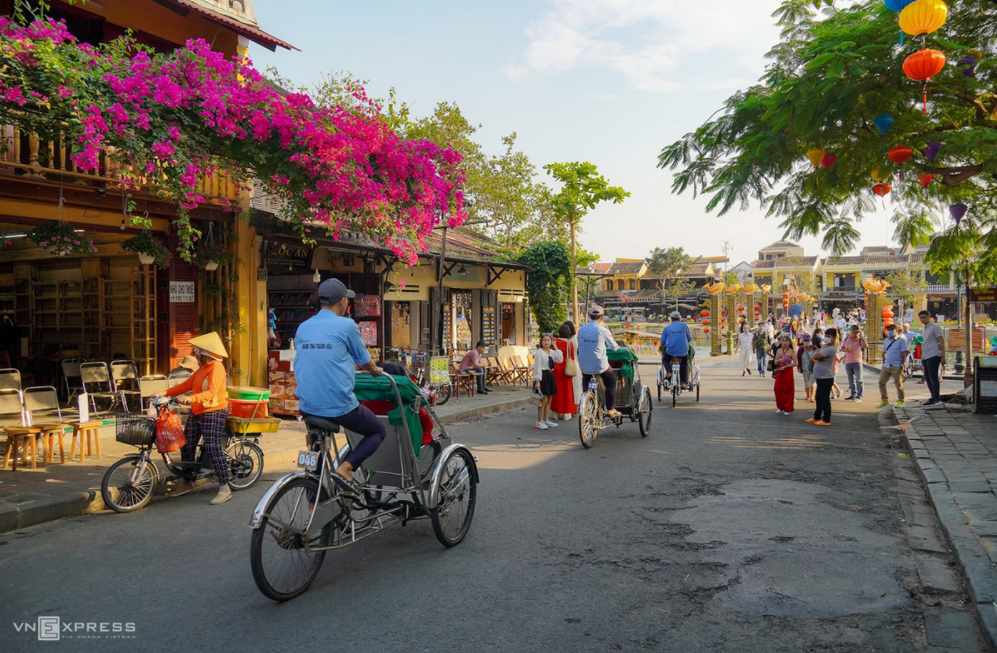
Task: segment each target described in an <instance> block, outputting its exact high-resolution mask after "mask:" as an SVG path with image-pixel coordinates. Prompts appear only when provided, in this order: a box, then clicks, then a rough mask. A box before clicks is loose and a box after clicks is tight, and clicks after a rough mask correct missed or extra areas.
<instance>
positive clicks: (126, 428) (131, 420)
mask: <svg viewBox="0 0 997 653" xmlns="http://www.w3.org/2000/svg"><path fill="white" fill-rule="evenodd" d="M115 421H116V423H115V425H114V439H115V440H117V441H118V442H122V443H124V444H130V445H132V446H135V447H145V446H149V445H150V444H152V443H153V442H154V441H155V440H156V421H155V420H152V419H149V418H148V417H146V416H145V415H144V414H143V415H118V416H117V419H116V420H115Z"/></svg>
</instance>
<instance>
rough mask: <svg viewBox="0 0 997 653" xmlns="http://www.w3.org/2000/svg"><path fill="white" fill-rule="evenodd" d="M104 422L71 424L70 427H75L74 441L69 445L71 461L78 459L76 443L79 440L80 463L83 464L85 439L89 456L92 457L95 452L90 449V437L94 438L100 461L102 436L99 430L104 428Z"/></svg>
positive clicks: (92, 421)
mask: <svg viewBox="0 0 997 653" xmlns="http://www.w3.org/2000/svg"><path fill="white" fill-rule="evenodd" d="M103 424H104V423H103V422H101V421H100V420H90V421H89V422H84V423H82V424H81V423H80V422H70V423H69V426H72V427H73V439H72V440H71V441H70V443H69V459H70V460H72V459H73V458H75V457H76V442H77V440H79V443H80V462H83V438H86V441H87V455H88V456H92V455H93V451H92V450H91V448H90V437H91V436H93V440H94V443H95V444H96V448H97V460H100V434H99V432H98V429H100V427H101V426H103Z"/></svg>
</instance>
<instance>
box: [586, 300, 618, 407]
mask: <svg viewBox="0 0 997 653" xmlns="http://www.w3.org/2000/svg"><path fill="white" fill-rule="evenodd" d="M602 312H603V311H602V307H601V306H597V305H595V304H593V305H592V307H591V308H589V322H588V324H586V325H584V326H582V327H581V328H580V329H578V367H579V368H580V369H581V372H582V387H583V388H584V387H587V386H588V383H589V380H590V379H591V378H592V377H593V376H596V375H599V376H601V377H602V382H603V384H604V385H605V386H606V414H607V415H608V416H609V417H613V418H616V417H619V416H620V411H618V410H616V372H614V371H613V370H612V369H611V368H610V367H609V359H608V358H607V357H606V350H607V349H611V350H613V351H616V350H617V349H619V348H620V346H619V345H618V344H616V340H614V339H613V334H612V333H610V331H609V329H607V328H606V327H604V326H603V325H602Z"/></svg>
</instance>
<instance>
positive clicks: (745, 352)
mask: <svg viewBox="0 0 997 653" xmlns="http://www.w3.org/2000/svg"><path fill="white" fill-rule="evenodd" d="M752 340H754V335H752V333H751V332H750V331H748V329H747V327H746V325H745V324H744V323H742V324H741V332H740V333H739V334H737V347H738V349H737V351H738V355H739V356H740V359H741V376H744V375H745V374H749V375H750V374H751V353H752V350H753V349H754V347H752V344H751V342H752Z"/></svg>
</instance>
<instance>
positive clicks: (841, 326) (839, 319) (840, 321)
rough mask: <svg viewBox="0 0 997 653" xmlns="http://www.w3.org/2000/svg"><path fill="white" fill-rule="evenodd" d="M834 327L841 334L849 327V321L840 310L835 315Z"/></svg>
mask: <svg viewBox="0 0 997 653" xmlns="http://www.w3.org/2000/svg"><path fill="white" fill-rule="evenodd" d="M834 329H835V330H836V331H837V332H838V333H840V334H844V333H845V331H846V330H847V329H848V321H847V320H845V317H844V315H842V314H841V313H840V312H839V313H838V314H837V315H835V316H834Z"/></svg>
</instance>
